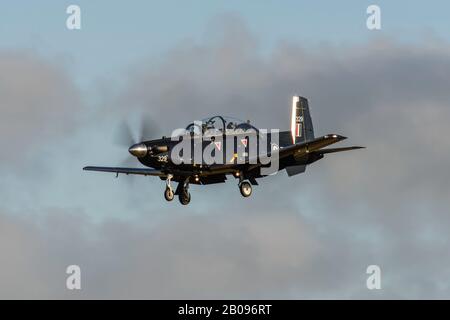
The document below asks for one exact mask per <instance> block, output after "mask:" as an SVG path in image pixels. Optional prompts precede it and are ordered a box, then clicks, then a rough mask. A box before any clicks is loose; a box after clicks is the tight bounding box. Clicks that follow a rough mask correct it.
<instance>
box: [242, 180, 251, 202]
mask: <svg viewBox="0 0 450 320" xmlns="http://www.w3.org/2000/svg"><path fill="white" fill-rule="evenodd" d="M239 191H241V194H242V196H243V197H245V198H247V197H250V195H251V194H252V185H251V184H250V183H249V182H247V181H242V182H241V183H239Z"/></svg>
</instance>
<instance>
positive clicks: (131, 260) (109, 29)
mask: <svg viewBox="0 0 450 320" xmlns="http://www.w3.org/2000/svg"><path fill="white" fill-rule="evenodd" d="M372 3H375V4H378V5H379V6H380V7H381V18H382V29H381V30H379V31H369V30H368V29H367V28H366V18H367V14H366V8H367V6H368V5H369V4H372ZM70 4H78V5H79V6H80V7H81V26H82V28H81V30H75V31H70V30H68V29H67V28H66V19H67V17H68V15H67V14H66V8H67V6H68V5H70ZM24 7H27V10H24ZM449 9H450V8H449V6H448V4H447V3H446V2H444V1H432V2H427V3H425V2H423V3H420V2H415V1H396V2H395V3H392V2H387V1H375V2H368V1H356V0H354V1H346V2H345V4H342V3H339V4H338V3H337V2H332V1H316V2H314V4H313V3H312V2H311V3H308V2H306V1H289V0H286V1H284V2H283V3H280V2H279V1H265V2H264V3H261V2H260V1H246V2H245V4H243V3H241V1H214V2H208V3H206V2H198V1H195V2H187V1H183V2H181V1H180V2H177V1H165V2H164V4H163V3H162V2H150V1H132V2H127V3H125V2H119V1H117V2H114V3H111V2H109V1H100V0H99V1H95V2H93V1H60V2H58V4H56V3H55V2H54V1H39V3H37V2H36V3H34V2H33V3H29V2H25V1H23V2H22V1H18V2H8V3H2V4H0V17H1V19H0V34H1V36H0V115H1V116H0V147H1V149H2V152H1V153H0V177H1V178H0V298H8V299H9V298H44V299H47V298H67V299H78V298H87V299H91V298H138V299H142V298H155V299H162V298H288V299H291V298H292V299H299V298H305V299H311V298H325V299H335V298H343V299H351V298H363V299H378V298H450V285H449V284H448V280H447V279H449V278H450V253H449V250H448V247H449V242H450V236H449V232H448V230H449V229H450V210H449V206H450V200H449V194H450V182H449V181H450V171H449V170H448V164H449V163H450V143H449V140H448V139H447V138H446V135H447V131H448V130H447V128H448V123H449V121H450V108H449V103H450V90H449V83H450V34H449V32H448V30H450V25H449V22H448V18H447V16H448V12H449ZM294 94H301V95H304V96H307V97H308V98H309V100H310V108H311V113H312V117H313V121H314V126H315V133H316V135H321V134H326V133H339V134H342V135H345V136H347V137H349V140H347V141H346V142H345V143H346V144H352V145H364V146H366V147H367V149H365V150H362V151H354V152H348V153H342V154H335V155H329V156H327V157H326V158H325V159H324V160H322V161H319V162H317V163H315V164H313V165H311V166H310V167H308V169H307V171H306V172H305V173H304V174H302V175H300V176H295V177H291V178H288V177H287V175H286V174H285V173H284V172H281V173H280V174H278V175H276V176H273V177H268V178H265V179H264V180H262V181H260V182H261V183H260V185H259V186H257V187H255V188H254V191H253V195H252V197H251V198H249V199H244V198H242V197H241V195H240V194H239V191H238V188H237V183H236V181H234V180H229V181H228V183H226V184H220V185H214V186H209V187H201V186H200V187H199V186H193V187H192V188H191V193H192V202H191V204H190V205H189V206H187V207H184V206H181V205H180V204H179V203H178V201H174V202H173V203H167V202H165V200H164V199H163V190H164V182H163V181H160V180H159V179H157V178H145V177H126V176H125V177H119V179H115V178H114V176H113V175H112V174H111V175H109V174H101V173H87V172H83V171H82V170H81V169H82V167H83V166H85V165H120V164H122V163H123V162H124V161H125V160H127V157H128V152H127V150H126V148H123V147H118V146H117V145H116V144H115V142H114V141H115V139H116V138H115V137H116V136H117V132H118V128H119V127H120V124H121V123H123V122H127V123H129V124H130V125H134V126H136V125H137V123H139V119H140V118H142V117H144V118H145V119H149V120H148V121H151V123H152V124H153V126H154V131H155V133H156V134H157V135H162V134H168V133H170V132H171V131H172V129H173V128H178V127H182V126H185V125H186V124H187V123H188V122H191V121H192V120H195V119H199V118H204V117H206V116H208V115H213V114H225V115H230V116H235V117H238V118H243V119H252V122H253V123H254V124H255V125H257V126H259V127H262V128H281V129H285V128H288V127H289V111H290V101H291V97H292V95H294ZM149 138H151V137H149ZM345 143H342V145H344V144H345ZM136 165H138V164H136ZM72 264H76V265H79V266H80V267H81V270H82V290H80V291H69V290H67V289H66V286H65V285H66V277H67V274H66V273H65V271H66V267H67V266H69V265H72ZM372 264H376V265H379V266H380V268H381V270H382V289H381V290H368V289H367V288H366V279H367V276H368V275H367V274H366V268H367V266H369V265H372Z"/></svg>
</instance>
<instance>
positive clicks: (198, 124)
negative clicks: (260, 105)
mask: <svg viewBox="0 0 450 320" xmlns="http://www.w3.org/2000/svg"><path fill="white" fill-rule="evenodd" d="M247 130H254V131H256V132H257V131H258V130H257V129H256V128H255V127H254V126H252V125H251V124H250V122H249V121H242V120H239V119H236V118H232V117H223V116H213V117H210V118H205V119H203V120H201V121H194V122H193V123H191V124H189V125H188V126H187V127H186V131H187V132H189V133H191V134H194V135H198V134H200V133H201V134H205V133H207V134H211V135H216V134H223V133H225V134H228V133H234V132H239V131H241V132H243V131H247Z"/></svg>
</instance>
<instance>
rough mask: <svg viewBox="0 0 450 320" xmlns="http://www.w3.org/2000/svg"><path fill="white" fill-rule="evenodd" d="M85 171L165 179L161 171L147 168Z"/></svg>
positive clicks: (91, 169) (95, 168) (88, 168)
mask: <svg viewBox="0 0 450 320" xmlns="http://www.w3.org/2000/svg"><path fill="white" fill-rule="evenodd" d="M83 170H85V171H98V172H112V173H116V174H119V173H123V174H138V175H143V176H156V177H166V176H167V174H165V173H164V172H162V171H161V170H156V169H147V168H122V167H84V168H83Z"/></svg>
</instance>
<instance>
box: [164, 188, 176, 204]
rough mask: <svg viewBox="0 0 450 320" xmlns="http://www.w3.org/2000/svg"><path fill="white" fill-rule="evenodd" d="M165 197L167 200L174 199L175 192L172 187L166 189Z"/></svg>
mask: <svg viewBox="0 0 450 320" xmlns="http://www.w3.org/2000/svg"><path fill="white" fill-rule="evenodd" d="M164 198H166V200H167V201H172V200H173V198H175V194H174V192H173V190H172V189H171V188H166V190H165V191H164Z"/></svg>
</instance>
